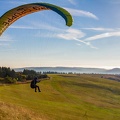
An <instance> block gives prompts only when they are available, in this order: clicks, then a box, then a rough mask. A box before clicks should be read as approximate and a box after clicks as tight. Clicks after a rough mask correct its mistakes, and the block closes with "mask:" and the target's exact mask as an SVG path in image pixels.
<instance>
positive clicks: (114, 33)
mask: <svg viewBox="0 0 120 120" xmlns="http://www.w3.org/2000/svg"><path fill="white" fill-rule="evenodd" d="M118 36H120V31H117V32H106V33H103V34H99V35H95V36H92V37H88V38H86V39H85V41H92V40H97V39H103V38H108V37H118Z"/></svg>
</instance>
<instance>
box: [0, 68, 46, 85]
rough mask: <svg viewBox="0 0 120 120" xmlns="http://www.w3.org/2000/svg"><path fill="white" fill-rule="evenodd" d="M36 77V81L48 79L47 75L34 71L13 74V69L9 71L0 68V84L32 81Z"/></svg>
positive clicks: (25, 70) (8, 69)
mask: <svg viewBox="0 0 120 120" xmlns="http://www.w3.org/2000/svg"><path fill="white" fill-rule="evenodd" d="M36 76H37V77H38V79H41V78H47V77H48V76H47V74H42V73H41V72H36V71H34V70H27V69H24V70H23V71H22V72H15V70H14V69H10V68H9V67H0V83H16V82H17V81H21V82H25V81H27V80H32V79H34V77H36Z"/></svg>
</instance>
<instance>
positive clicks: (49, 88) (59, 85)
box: [0, 75, 120, 120]
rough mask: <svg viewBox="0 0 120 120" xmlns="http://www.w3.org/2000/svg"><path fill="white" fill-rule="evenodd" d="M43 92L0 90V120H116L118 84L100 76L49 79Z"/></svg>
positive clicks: (119, 104) (16, 87)
mask: <svg viewBox="0 0 120 120" xmlns="http://www.w3.org/2000/svg"><path fill="white" fill-rule="evenodd" d="M50 77H51V79H50V80H46V81H42V82H41V83H39V84H38V85H40V87H41V90H42V92H41V93H35V92H34V90H33V89H31V88H30V87H29V84H17V85H8V86H0V106H1V107H0V119H1V120H9V119H10V120H18V119H19V120H41V119H42V120H60V119H61V120H88V119H89V120H100V119H101V120H113V119H114V120H119V119H120V87H119V86H120V82H117V81H111V80H107V79H105V78H101V77H100V75H50Z"/></svg>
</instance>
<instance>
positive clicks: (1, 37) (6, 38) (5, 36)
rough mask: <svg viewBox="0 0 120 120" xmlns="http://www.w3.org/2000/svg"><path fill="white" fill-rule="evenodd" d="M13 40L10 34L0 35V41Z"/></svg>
mask: <svg viewBox="0 0 120 120" xmlns="http://www.w3.org/2000/svg"><path fill="white" fill-rule="evenodd" d="M8 41H9V42H11V41H13V40H12V38H11V36H9V35H4V34H3V35H2V36H0V42H8Z"/></svg>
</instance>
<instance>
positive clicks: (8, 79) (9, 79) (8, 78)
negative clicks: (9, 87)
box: [4, 76, 17, 83]
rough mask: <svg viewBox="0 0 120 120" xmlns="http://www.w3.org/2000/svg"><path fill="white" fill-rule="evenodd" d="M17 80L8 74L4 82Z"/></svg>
mask: <svg viewBox="0 0 120 120" xmlns="http://www.w3.org/2000/svg"><path fill="white" fill-rule="evenodd" d="M16 81H17V79H15V78H11V77H9V76H7V77H5V78H4V82H5V83H16Z"/></svg>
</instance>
